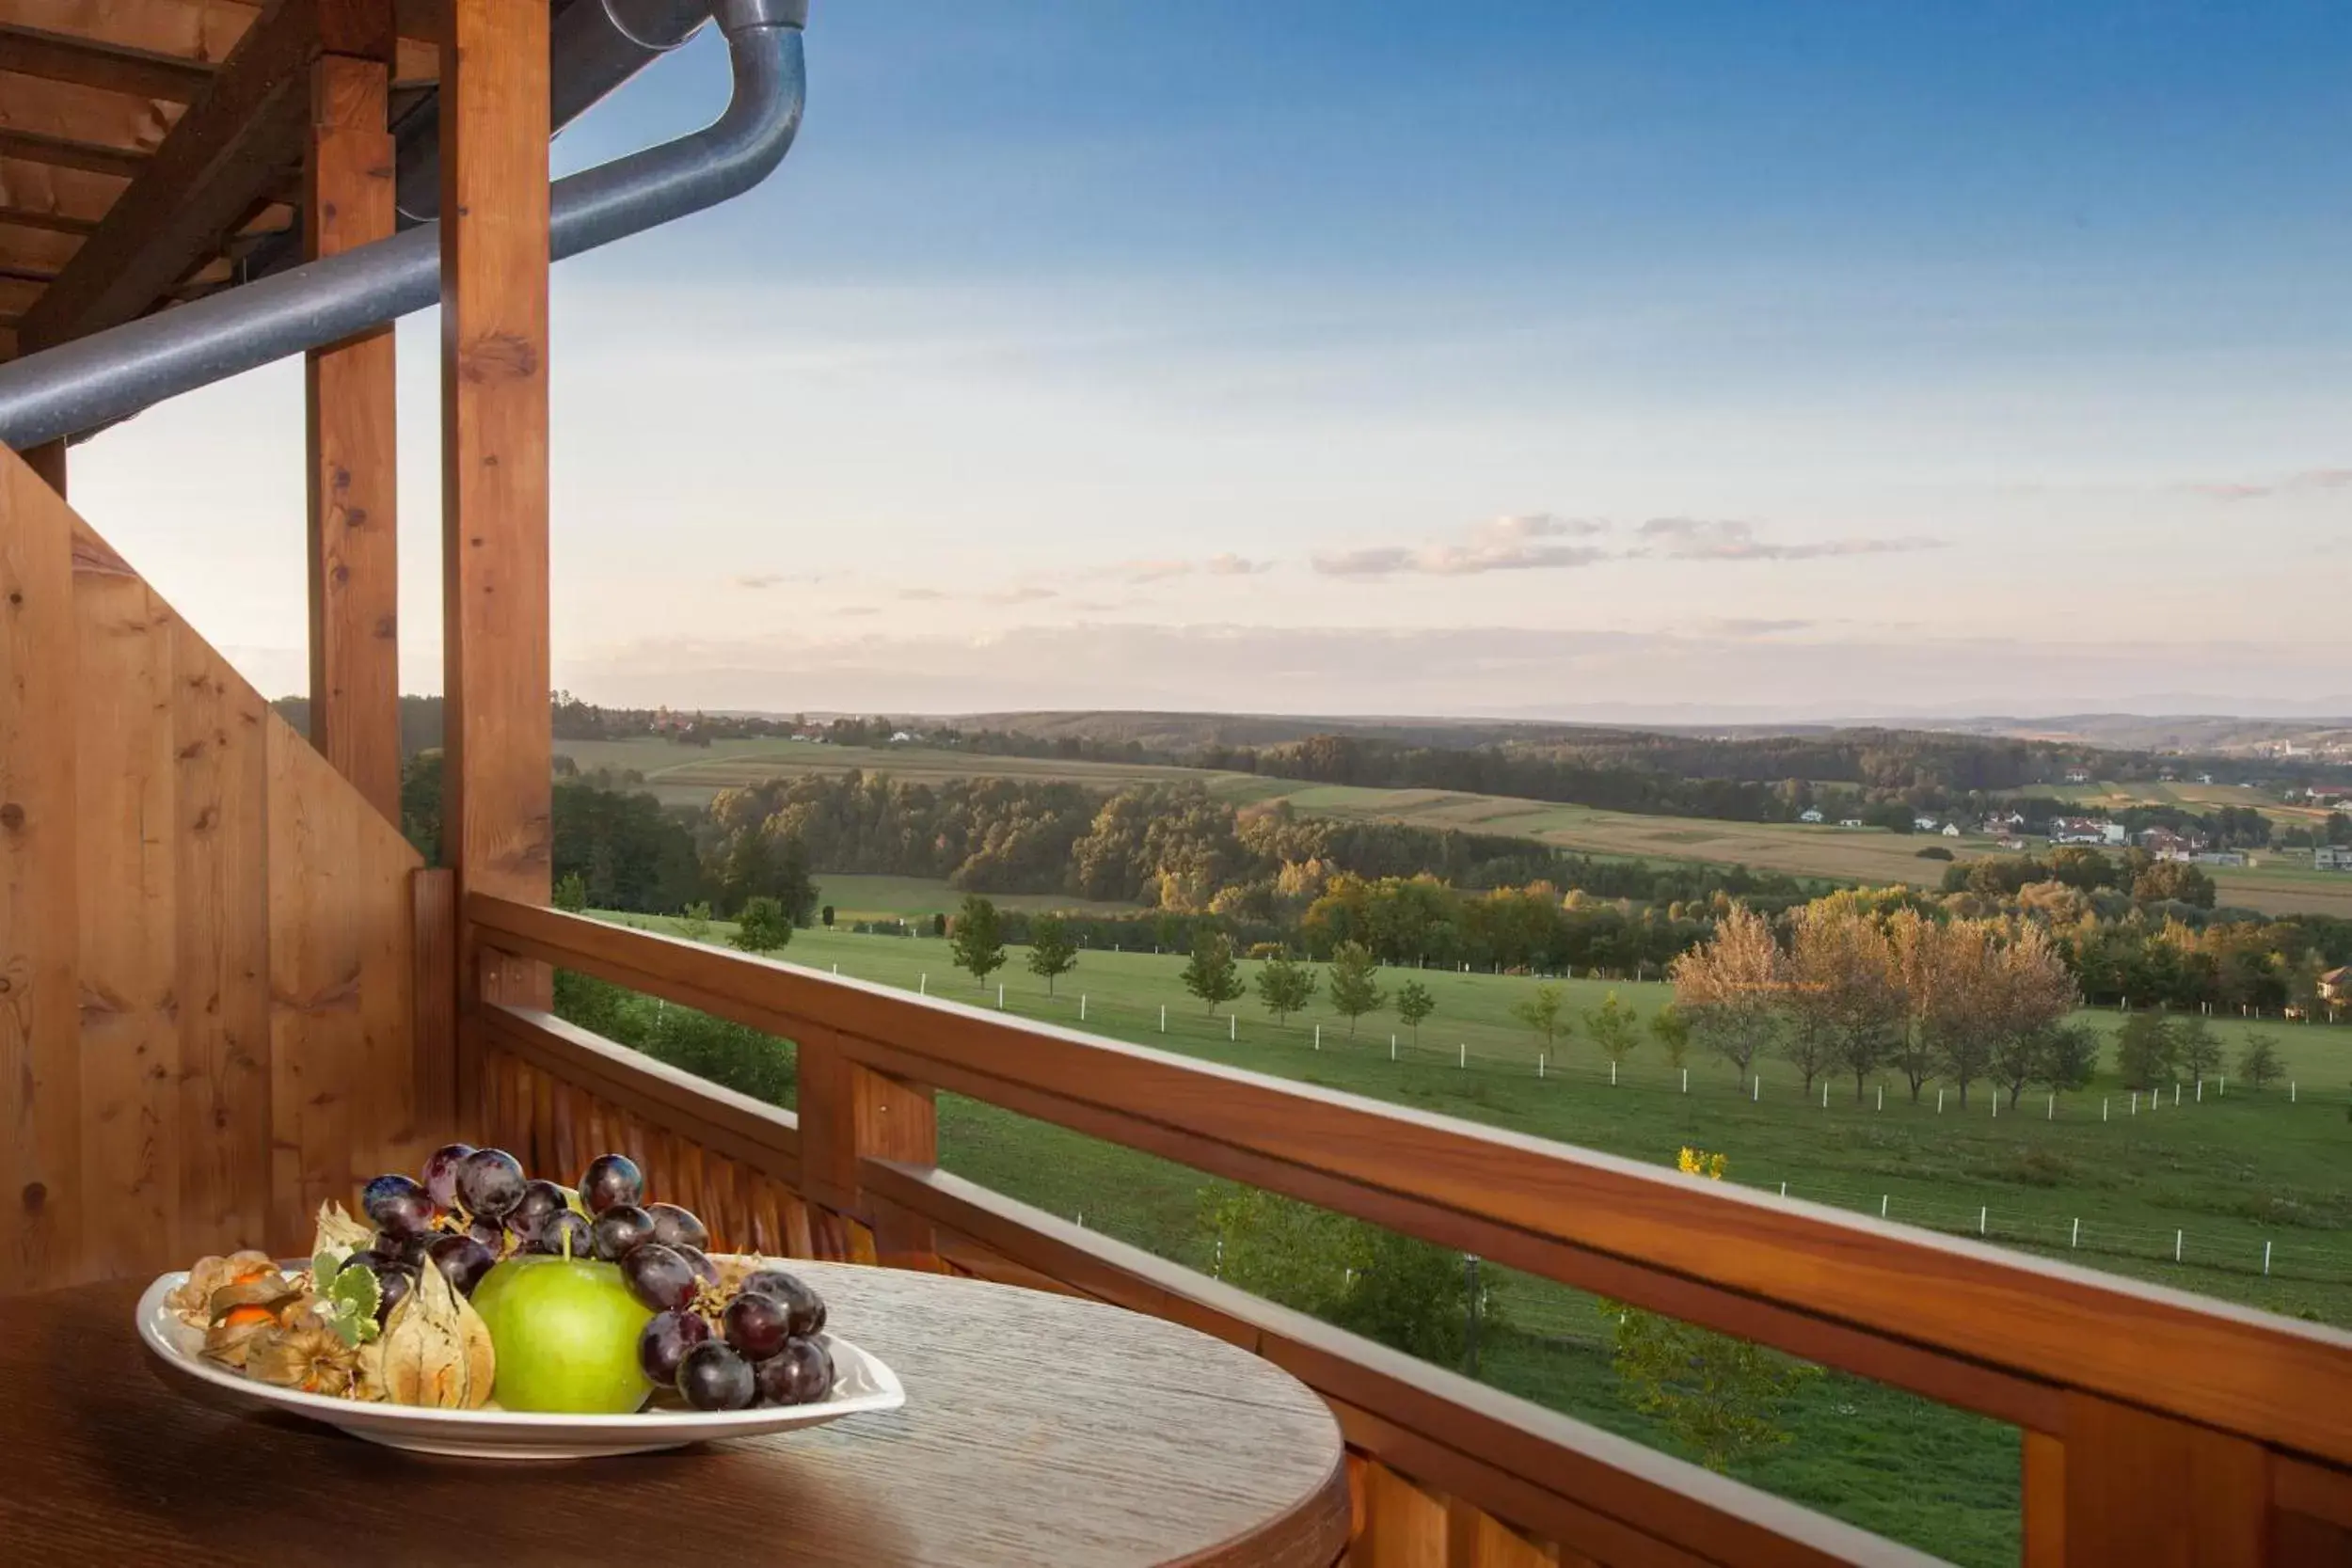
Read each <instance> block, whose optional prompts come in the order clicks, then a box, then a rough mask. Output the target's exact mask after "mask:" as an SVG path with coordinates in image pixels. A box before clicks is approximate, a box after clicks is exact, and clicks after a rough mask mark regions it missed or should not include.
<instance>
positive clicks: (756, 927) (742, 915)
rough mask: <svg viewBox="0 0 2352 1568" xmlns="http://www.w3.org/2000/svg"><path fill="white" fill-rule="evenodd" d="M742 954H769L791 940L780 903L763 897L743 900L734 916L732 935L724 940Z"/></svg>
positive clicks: (764, 895) (790, 923)
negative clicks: (733, 931)
mask: <svg viewBox="0 0 2352 1568" xmlns="http://www.w3.org/2000/svg"><path fill="white" fill-rule="evenodd" d="M727 940H728V941H729V942H733V943H734V944H735V946H736V947H738V948H739V949H740V950H742V951H743V952H746V953H773V952H775V951H776V950H777V949H778V948H780V947H782V946H784V945H785V944H786V943H787V942H790V941H791V940H792V921H791V917H790V916H788V915H787V914H786V913H785V912H784V903H783V900H781V899H777V898H771V897H769V896H768V895H766V894H761V895H758V896H757V897H754V898H749V899H746V900H744V903H743V908H742V909H741V910H740V911H738V913H737V914H736V917H735V935H734V936H732V937H730V938H728V939H727Z"/></svg>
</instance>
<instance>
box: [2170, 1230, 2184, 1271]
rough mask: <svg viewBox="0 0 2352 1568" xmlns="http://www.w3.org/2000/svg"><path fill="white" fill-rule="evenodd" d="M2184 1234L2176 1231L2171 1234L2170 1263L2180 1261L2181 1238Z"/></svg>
mask: <svg viewBox="0 0 2352 1568" xmlns="http://www.w3.org/2000/svg"><path fill="white" fill-rule="evenodd" d="M2184 1234H2185V1232H2182V1231H2178V1230H2175V1231H2174V1232H2172V1261H2174V1262H2175V1263H2177V1262H2179V1261H2180V1260H2181V1237H2182V1236H2183V1235H2184Z"/></svg>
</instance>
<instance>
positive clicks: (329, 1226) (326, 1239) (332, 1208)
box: [310, 1201, 375, 1262]
mask: <svg viewBox="0 0 2352 1568" xmlns="http://www.w3.org/2000/svg"><path fill="white" fill-rule="evenodd" d="M374 1240H375V1232H374V1231H373V1230H370V1229H369V1228H368V1227H366V1226H365V1225H363V1224H361V1223H360V1222H359V1221H358V1220H355V1219H353V1218H352V1217H351V1215H350V1214H349V1213H348V1212H345V1211H344V1209H343V1206H342V1204H340V1203H335V1202H332V1201H329V1202H326V1203H322V1204H320V1205H319V1216H318V1229H317V1233H316V1235H315V1236H314V1237H313V1238H312V1239H311V1242H310V1257H312V1258H316V1257H317V1256H318V1255H319V1254H320V1253H322V1252H324V1253H327V1254H329V1255H331V1256H332V1257H333V1258H334V1259H335V1260H336V1261H337V1262H341V1261H342V1259H346V1258H348V1257H350V1256H351V1255H352V1254H353V1253H355V1252H357V1251H358V1250H359V1249H360V1248H361V1247H364V1246H368V1245H370V1244H372V1243H373V1242H374Z"/></svg>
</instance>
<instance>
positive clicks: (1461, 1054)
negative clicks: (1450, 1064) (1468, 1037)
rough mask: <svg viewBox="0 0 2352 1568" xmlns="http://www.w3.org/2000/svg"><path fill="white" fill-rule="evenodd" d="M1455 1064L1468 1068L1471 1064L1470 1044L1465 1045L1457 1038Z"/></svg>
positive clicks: (1458, 1066)
mask: <svg viewBox="0 0 2352 1568" xmlns="http://www.w3.org/2000/svg"><path fill="white" fill-rule="evenodd" d="M1454 1066H1455V1067H1457V1068H1467V1067H1469V1066H1470V1047H1469V1046H1467V1045H1464V1044H1463V1043H1462V1042H1461V1041H1459V1040H1455V1041H1454Z"/></svg>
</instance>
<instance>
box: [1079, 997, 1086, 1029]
mask: <svg viewBox="0 0 2352 1568" xmlns="http://www.w3.org/2000/svg"><path fill="white" fill-rule="evenodd" d="M1086 1021H1087V993H1086V992H1084V991H1080V992H1079V993H1078V1022H1081V1023H1084V1022H1086Z"/></svg>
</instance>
